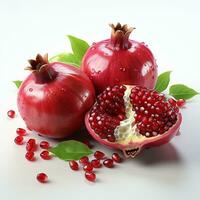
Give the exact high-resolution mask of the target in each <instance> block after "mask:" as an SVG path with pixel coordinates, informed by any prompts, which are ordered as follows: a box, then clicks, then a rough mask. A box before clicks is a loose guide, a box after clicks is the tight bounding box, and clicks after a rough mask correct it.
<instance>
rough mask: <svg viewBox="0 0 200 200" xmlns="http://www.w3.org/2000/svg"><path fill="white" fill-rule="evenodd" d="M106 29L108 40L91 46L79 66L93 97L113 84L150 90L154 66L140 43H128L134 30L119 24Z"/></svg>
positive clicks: (149, 53)
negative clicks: (91, 84) (110, 31)
mask: <svg viewBox="0 0 200 200" xmlns="http://www.w3.org/2000/svg"><path fill="white" fill-rule="evenodd" d="M110 26H111V28H112V33H111V38H110V39H107V40H103V41H101V42H98V43H94V44H93V45H92V46H91V47H90V48H89V49H88V51H87V52H86V54H85V56H84V58H83V61H82V65H81V69H82V70H83V71H84V72H85V73H86V74H87V75H88V76H89V78H90V79H91V80H92V82H93V84H94V86H95V88H96V91H97V93H100V92H102V91H103V90H104V89H105V88H106V87H108V86H114V85H116V84H127V85H140V86H144V87H147V88H154V86H155V83H156V79H157V64H156V61H155V59H154V56H153V54H152V53H151V51H150V50H149V48H148V47H147V46H146V45H145V44H144V43H143V42H142V43H140V42H137V41H135V40H130V39H129V36H130V34H131V32H132V31H133V29H134V28H128V26H127V25H123V26H122V25H121V24H120V23H118V24H117V25H116V26H114V25H113V24H111V25H110Z"/></svg>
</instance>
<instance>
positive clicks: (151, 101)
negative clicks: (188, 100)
mask: <svg viewBox="0 0 200 200" xmlns="http://www.w3.org/2000/svg"><path fill="white" fill-rule="evenodd" d="M130 102H131V104H132V106H133V109H134V110H135V112H136V114H135V121H136V123H137V128H138V130H139V133H140V134H142V135H144V136H146V137H152V136H157V135H159V134H163V133H165V132H166V131H167V130H168V129H169V128H170V127H171V126H173V124H175V123H176V120H177V113H178V112H179V109H178V107H177V106H176V105H175V104H174V102H173V101H172V100H170V102H171V103H170V102H169V101H167V100H166V98H165V96H164V95H163V94H159V93H158V92H156V91H153V90H147V89H146V88H141V87H134V88H133V89H132V90H131V95H130Z"/></svg>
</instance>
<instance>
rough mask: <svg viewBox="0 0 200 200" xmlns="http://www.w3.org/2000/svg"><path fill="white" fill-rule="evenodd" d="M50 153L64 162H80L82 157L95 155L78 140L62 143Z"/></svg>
mask: <svg viewBox="0 0 200 200" xmlns="http://www.w3.org/2000/svg"><path fill="white" fill-rule="evenodd" d="M49 151H50V152H51V153H53V154H54V155H55V156H56V157H58V158H60V159H62V160H79V159H80V158H81V157H83V156H87V155H90V154H92V153H93V152H92V151H91V150H90V149H89V148H88V146H87V145H85V144H83V143H81V142H78V141H76V140H68V141H64V142H60V143H59V144H58V145H57V146H55V147H52V148H51V149H50V150H49Z"/></svg>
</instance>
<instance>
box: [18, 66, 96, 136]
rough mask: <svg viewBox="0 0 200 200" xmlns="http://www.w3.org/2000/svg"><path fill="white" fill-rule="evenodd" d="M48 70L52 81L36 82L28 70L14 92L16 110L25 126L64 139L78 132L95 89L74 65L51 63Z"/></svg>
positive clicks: (44, 134)
mask: <svg viewBox="0 0 200 200" xmlns="http://www.w3.org/2000/svg"><path fill="white" fill-rule="evenodd" d="M48 70H52V71H54V72H55V74H56V77H55V78H54V80H52V81H49V82H47V83H45V82H44V83H42V82H40V81H38V79H37V76H36V75H35V73H34V72H33V73H31V74H30V75H29V76H28V77H27V78H26V79H25V80H24V82H23V83H22V84H21V86H20V88H19V92H18V99H17V103H18V109H19V112H20V115H21V117H22V118H23V120H24V121H25V123H26V125H27V127H28V129H30V130H34V131H37V132H38V133H39V134H40V135H43V136H46V137H51V138H65V137H67V136H69V135H71V134H73V133H74V132H76V131H78V130H79V129H80V127H81V125H82V124H83V121H84V115H85V113H86V112H87V111H88V109H89V108H90V107H91V105H92V104H93V102H94V98H95V91H94V88H93V85H92V83H91V81H90V80H89V78H88V77H87V76H86V75H85V74H84V73H83V72H82V71H81V70H79V69H78V68H75V67H73V66H70V65H67V64H63V63H59V62H54V63H49V66H48Z"/></svg>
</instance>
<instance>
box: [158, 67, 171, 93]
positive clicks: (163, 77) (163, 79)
mask: <svg viewBox="0 0 200 200" xmlns="http://www.w3.org/2000/svg"><path fill="white" fill-rule="evenodd" d="M170 74H171V71H166V72H164V73H162V74H160V75H159V76H158V79H157V82H156V86H155V90H156V91H157V92H163V91H164V90H166V89H167V87H168V85H169V82H170Z"/></svg>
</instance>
